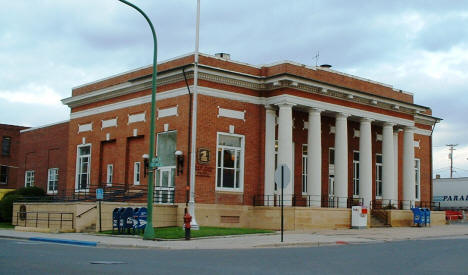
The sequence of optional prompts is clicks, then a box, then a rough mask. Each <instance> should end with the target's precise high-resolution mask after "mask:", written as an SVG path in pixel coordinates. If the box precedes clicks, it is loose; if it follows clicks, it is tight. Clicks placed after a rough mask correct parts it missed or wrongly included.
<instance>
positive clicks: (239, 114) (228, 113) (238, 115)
mask: <svg viewBox="0 0 468 275" xmlns="http://www.w3.org/2000/svg"><path fill="white" fill-rule="evenodd" d="M245 112H246V111H245V110H244V111H236V110H231V109H224V108H221V107H219V106H218V118H219V117H227V118H234V119H240V120H243V121H245Z"/></svg>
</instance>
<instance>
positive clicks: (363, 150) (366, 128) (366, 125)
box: [359, 118, 373, 207]
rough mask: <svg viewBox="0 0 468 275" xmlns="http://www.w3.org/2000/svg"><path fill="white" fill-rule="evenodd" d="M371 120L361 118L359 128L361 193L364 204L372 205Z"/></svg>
mask: <svg viewBox="0 0 468 275" xmlns="http://www.w3.org/2000/svg"><path fill="white" fill-rule="evenodd" d="M371 122H372V120H370V119H368V118H361V126H360V128H359V194H360V196H361V198H362V200H363V204H364V205H365V206H367V207H369V206H370V203H371V201H372V170H373V169H372V134H371Z"/></svg>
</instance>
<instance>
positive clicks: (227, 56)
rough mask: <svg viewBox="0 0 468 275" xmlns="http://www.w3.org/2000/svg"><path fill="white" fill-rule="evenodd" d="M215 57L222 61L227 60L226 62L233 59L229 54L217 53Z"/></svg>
mask: <svg viewBox="0 0 468 275" xmlns="http://www.w3.org/2000/svg"><path fill="white" fill-rule="evenodd" d="M215 56H216V57H219V58H222V59H225V60H230V59H231V55H230V54H228V53H215Z"/></svg>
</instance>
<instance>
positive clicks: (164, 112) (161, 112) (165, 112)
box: [158, 105, 179, 119]
mask: <svg viewBox="0 0 468 275" xmlns="http://www.w3.org/2000/svg"><path fill="white" fill-rule="evenodd" d="M178 109H179V105H177V106H174V107H169V108H164V109H158V119H160V118H163V117H169V116H179V114H178Z"/></svg>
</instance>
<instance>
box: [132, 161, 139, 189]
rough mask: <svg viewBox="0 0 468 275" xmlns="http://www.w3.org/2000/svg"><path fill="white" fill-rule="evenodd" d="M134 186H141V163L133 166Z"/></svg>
mask: <svg viewBox="0 0 468 275" xmlns="http://www.w3.org/2000/svg"><path fill="white" fill-rule="evenodd" d="M133 184H134V185H140V162H135V163H134V164H133Z"/></svg>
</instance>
